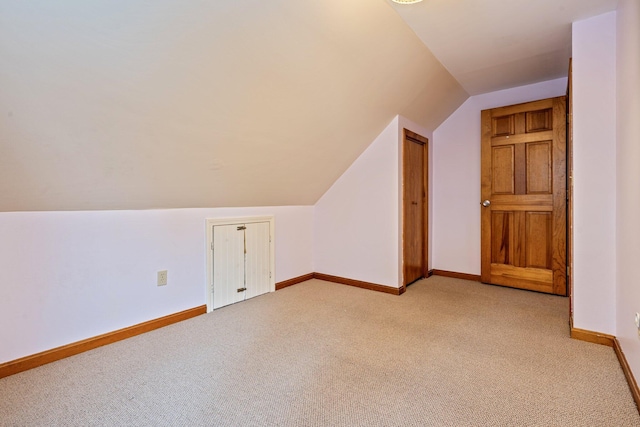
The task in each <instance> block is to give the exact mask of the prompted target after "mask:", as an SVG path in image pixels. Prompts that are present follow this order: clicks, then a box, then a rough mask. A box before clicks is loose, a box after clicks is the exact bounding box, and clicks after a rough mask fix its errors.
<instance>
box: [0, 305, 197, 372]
mask: <svg viewBox="0 0 640 427" xmlns="http://www.w3.org/2000/svg"><path fill="white" fill-rule="evenodd" d="M206 312H207V306H206V305H202V306H199V307H195V308H191V309H189V310H184V311H181V312H179V313H174V314H170V315H168V316H164V317H160V318H158V319H154V320H149V321H148V322H143V323H139V324H137V325H134V326H129V327H128V328H123V329H119V330H117V331H113V332H108V333H106V334H102V335H98V336H96V337H93V338H88V339H86V340H82V341H78V342H75V343H71V344H67V345H64V346H61V347H57V348H54V349H51V350H47V351H43V352H41V353H37V354H33V355H31V356H26V357H23V358H20V359H16V360H13V361H10V362H6V363H3V364H1V365H0V378H4V377H7V376H9V375H13V374H17V373H19V372H23V371H27V370H29V369H33V368H37V367H38V366H42V365H46V364H47V363H51V362H55V361H56V360H60V359H64V358H66V357H70V356H74V355H76V354H80V353H84V352H85V351H89V350H93V349H94V348H98V347H102V346H103V345H107V344H112V343H114V342H117V341H122V340H124V339H127V338H131V337H134V336H136V335H140V334H143V333H145V332H149V331H153V330H154V329H158V328H162V327H164V326H168V325H171V324H173V323H178V322H181V321H183V320H187V319H190V318H192V317H196V316H199V315H201V314H205V313H206Z"/></svg>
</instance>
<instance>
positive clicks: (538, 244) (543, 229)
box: [524, 212, 553, 270]
mask: <svg viewBox="0 0 640 427" xmlns="http://www.w3.org/2000/svg"><path fill="white" fill-rule="evenodd" d="M525 215H526V221H525V222H526V233H525V238H524V240H525V247H526V263H525V267H532V268H543V269H546V270H551V268H552V264H551V254H552V252H553V249H552V247H551V246H552V242H553V240H552V233H551V231H552V219H553V217H552V214H551V212H526V214H525Z"/></svg>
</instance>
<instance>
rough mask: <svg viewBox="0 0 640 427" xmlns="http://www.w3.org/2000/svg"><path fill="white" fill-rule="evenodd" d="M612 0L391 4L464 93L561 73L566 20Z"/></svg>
mask: <svg viewBox="0 0 640 427" xmlns="http://www.w3.org/2000/svg"><path fill="white" fill-rule="evenodd" d="M617 3H618V0H424V1H423V2H421V3H416V4H410V5H398V4H395V3H391V1H389V4H390V5H393V7H394V8H395V10H396V11H397V12H398V13H399V14H400V16H402V18H403V19H404V20H405V21H406V22H407V23H408V24H409V25H410V26H411V28H412V29H413V30H414V31H415V32H416V34H417V35H418V36H419V37H420V39H421V40H422V41H423V42H424V43H425V45H426V46H428V47H429V49H430V50H431V51H432V52H433V53H434V54H435V56H436V57H437V58H438V59H439V60H440V62H441V63H442V64H443V65H444V66H445V67H446V68H447V70H448V71H449V72H450V73H451V74H452V75H453V76H454V77H455V78H456V79H457V80H458V82H460V84H461V85H462V87H464V89H465V90H466V91H467V92H468V93H469V94H470V95H477V94H480V93H486V92H493V91H496V90H500V89H506V88H511V87H515V86H522V85H526V84H530V83H537V82H542V81H545V80H551V79H555V78H559V77H566V76H567V68H568V64H569V58H570V57H571V23H572V22H575V21H579V20H582V19H586V18H589V17H592V16H596V15H599V14H602V13H605V12H609V11H612V10H615V8H616V6H617Z"/></svg>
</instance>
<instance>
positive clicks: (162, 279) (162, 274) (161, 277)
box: [158, 270, 167, 286]
mask: <svg viewBox="0 0 640 427" xmlns="http://www.w3.org/2000/svg"><path fill="white" fill-rule="evenodd" d="M166 284H167V270H161V271H158V286H165V285H166Z"/></svg>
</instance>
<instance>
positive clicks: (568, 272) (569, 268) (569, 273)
mask: <svg viewBox="0 0 640 427" xmlns="http://www.w3.org/2000/svg"><path fill="white" fill-rule="evenodd" d="M567 277H571V267H569V266H567Z"/></svg>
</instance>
